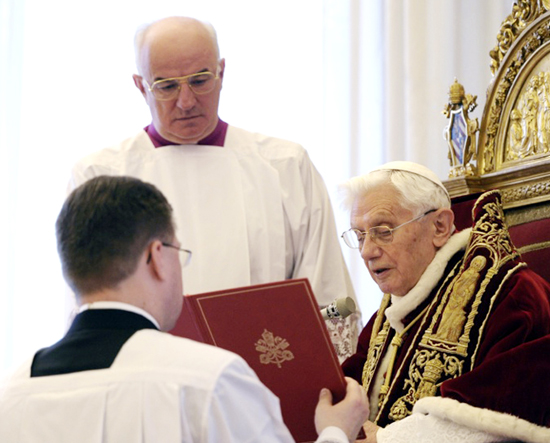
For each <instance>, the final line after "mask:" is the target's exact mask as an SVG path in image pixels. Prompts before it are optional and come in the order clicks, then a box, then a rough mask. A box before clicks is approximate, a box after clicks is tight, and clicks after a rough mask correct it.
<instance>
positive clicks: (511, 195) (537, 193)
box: [501, 181, 550, 203]
mask: <svg viewBox="0 0 550 443" xmlns="http://www.w3.org/2000/svg"><path fill="white" fill-rule="evenodd" d="M501 194H502V201H503V202H504V203H512V202H516V201H522V200H527V199H534V198H537V197H544V196H547V195H550V182H548V181H540V182H536V183H530V184H527V185H522V186H516V187H513V188H510V189H503V190H502V191H501Z"/></svg>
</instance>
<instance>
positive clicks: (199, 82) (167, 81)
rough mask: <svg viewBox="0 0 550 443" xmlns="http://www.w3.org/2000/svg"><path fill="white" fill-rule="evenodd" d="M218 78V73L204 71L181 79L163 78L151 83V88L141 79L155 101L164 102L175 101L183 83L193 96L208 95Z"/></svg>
mask: <svg viewBox="0 0 550 443" xmlns="http://www.w3.org/2000/svg"><path fill="white" fill-rule="evenodd" d="M218 78H219V73H216V74H214V73H213V72H210V71H204V72H197V73H196V74H190V75H184V76H183V77H172V78H163V79H161V80H157V81H156V82H153V84H152V85H151V86H149V83H147V80H145V79H143V82H144V83H145V84H146V85H147V88H148V89H149V91H151V93H152V94H153V96H154V97H155V98H156V99H157V100H160V101H166V100H173V99H175V98H176V97H177V96H178V94H179V92H180V90H181V85H183V84H184V83H187V86H189V88H190V89H191V91H193V92H194V93H195V94H198V95H201V94H208V93H209V92H211V91H212V90H213V89H214V86H215V85H216V80H217V79H218Z"/></svg>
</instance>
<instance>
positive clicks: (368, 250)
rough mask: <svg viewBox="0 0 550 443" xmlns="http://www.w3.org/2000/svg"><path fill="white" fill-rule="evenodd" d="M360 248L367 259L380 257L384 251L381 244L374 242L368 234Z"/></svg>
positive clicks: (364, 258) (363, 256)
mask: <svg viewBox="0 0 550 443" xmlns="http://www.w3.org/2000/svg"><path fill="white" fill-rule="evenodd" d="M359 250H360V251H361V257H362V258H363V260H365V261H367V260H370V259H372V258H375V257H378V256H379V255H380V253H381V252H382V250H381V249H380V246H378V245H377V244H376V243H375V242H373V241H372V239H371V238H370V237H369V236H368V235H367V236H366V237H365V240H364V241H363V244H362V245H361V246H360V247H359Z"/></svg>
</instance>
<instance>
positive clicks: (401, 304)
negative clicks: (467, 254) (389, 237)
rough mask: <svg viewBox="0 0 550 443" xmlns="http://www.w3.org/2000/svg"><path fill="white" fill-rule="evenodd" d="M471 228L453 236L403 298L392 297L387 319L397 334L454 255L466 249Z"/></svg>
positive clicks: (428, 293) (430, 290) (426, 295)
mask: <svg viewBox="0 0 550 443" xmlns="http://www.w3.org/2000/svg"><path fill="white" fill-rule="evenodd" d="M471 231H472V229H471V228H468V229H465V230H463V231H460V232H458V233H457V234H453V235H452V236H451V238H449V240H448V241H447V243H445V245H443V247H442V248H441V249H440V250H439V251H437V253H436V254H435V257H434V259H433V260H432V262H431V263H430V264H429V265H428V267H427V268H426V270H425V271H424V273H423V274H422V276H421V277H420V280H418V282H417V283H416V285H415V286H414V288H412V289H411V290H410V291H409V292H408V293H407V294H406V295H404V296H403V297H396V296H394V295H392V296H391V301H392V304H391V306H390V307H389V308H388V309H386V318H387V319H388V320H389V321H390V325H391V327H392V328H393V329H395V330H396V331H397V332H401V331H402V330H403V329H404V325H403V322H402V319H403V318H404V317H405V316H407V314H410V313H411V312H412V311H414V310H415V309H416V308H417V307H418V306H419V305H420V304H421V303H422V302H423V301H424V300H426V298H427V297H428V295H430V293H431V292H432V289H433V288H434V287H435V285H436V284H437V282H438V281H439V280H440V279H441V276H442V275H443V271H445V267H446V266H447V263H448V262H449V260H450V259H451V257H452V256H453V255H455V254H456V253H457V252H458V251H460V250H461V249H465V248H466V244H467V243H468V239H469V238H470V232H471Z"/></svg>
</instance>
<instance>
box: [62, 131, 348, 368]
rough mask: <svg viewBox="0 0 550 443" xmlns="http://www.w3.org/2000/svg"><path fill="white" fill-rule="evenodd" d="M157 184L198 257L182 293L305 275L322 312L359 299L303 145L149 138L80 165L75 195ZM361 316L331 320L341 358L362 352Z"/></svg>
mask: <svg viewBox="0 0 550 443" xmlns="http://www.w3.org/2000/svg"><path fill="white" fill-rule="evenodd" d="M102 174H105V175H129V176H133V177H137V178H140V179H142V180H144V181H148V182H150V183H153V184H154V185H155V186H157V187H158V188H159V189H160V190H161V191H162V192H163V193H164V194H165V195H166V197H167V198H168V200H169V202H170V203H171V205H172V206H173V208H174V214H175V221H176V225H177V236H178V239H179V240H180V242H181V244H182V246H183V247H184V248H186V249H190V250H192V251H193V259H192V260H191V263H190V265H189V266H188V267H186V268H184V270H183V283H184V291H185V293H189V294H193V293H201V292H208V291H214V290H219V289H227V288H233V287H239V286H247V285H253V284H259V283H267V282H273V281H279V280H284V279H288V278H302V277H307V278H308V279H309V281H310V283H311V285H312V288H313V292H314V293H315V296H316V298H317V301H318V302H319V305H321V306H326V305H327V304H329V303H331V302H332V301H334V300H335V299H336V298H341V297H346V296H349V297H352V298H353V299H355V294H354V291H353V287H352V284H351V280H350V278H349V274H348V271H347V268H346V265H345V262H344V259H343V256H342V251H341V249H340V244H339V238H338V235H337V233H336V226H335V221H334V215H333V211H332V206H331V203H330V200H329V196H328V193H327V190H326V187H325V184H324V182H323V180H322V178H321V176H320V174H319V173H318V171H317V170H316V169H315V166H314V165H313V163H312V162H311V160H310V159H309V156H308V154H307V151H306V150H305V149H304V148H303V147H301V146H300V145H298V144H296V143H293V142H289V141H286V140H281V139H277V138H273V137H267V136H264V135H261V134H255V133H251V132H248V131H245V130H242V129H238V128H235V127H233V126H229V127H228V130H227V135H226V139H225V144H224V147H217V146H203V145H170V146H163V147H161V148H155V147H154V145H153V143H152V142H151V140H150V139H149V136H148V135H147V133H146V132H145V131H143V130H142V131H140V132H139V133H138V134H137V135H136V136H134V137H132V138H129V139H127V140H125V141H124V142H122V143H121V144H119V145H116V146H113V147H110V148H106V149H103V150H101V151H99V152H96V153H94V154H92V155H90V156H88V157H86V158H84V159H82V160H81V161H79V162H78V163H77V164H76V165H75V167H74V168H73V171H72V178H71V182H70V186H69V188H70V189H74V188H75V187H76V186H78V185H80V184H82V183H84V182H85V181H86V180H88V179H90V178H92V177H95V176H98V175H102ZM358 319H359V316H354V317H352V319H348V321H347V322H346V323H345V325H344V327H341V326H340V327H338V325H336V324H335V323H334V322H333V323H330V322H328V326H329V328H330V329H331V335H333V339H334V343H335V346H336V348H337V352H338V354H339V356H340V357H341V358H344V357H346V356H348V355H350V354H351V353H352V352H354V350H355V344H356V340H357V333H358V332H357V331H358V328H357V321H358Z"/></svg>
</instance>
